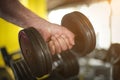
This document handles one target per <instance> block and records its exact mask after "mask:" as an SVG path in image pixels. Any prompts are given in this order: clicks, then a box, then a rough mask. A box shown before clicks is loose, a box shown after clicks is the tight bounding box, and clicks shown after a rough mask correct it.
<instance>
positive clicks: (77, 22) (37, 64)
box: [12, 12, 96, 80]
mask: <svg viewBox="0 0 120 80" xmlns="http://www.w3.org/2000/svg"><path fill="white" fill-rule="evenodd" d="M61 25H63V26H65V27H66V28H68V29H69V30H70V31H72V32H73V33H74V34H75V43H76V44H75V46H74V47H73V48H72V49H71V50H68V51H65V52H62V53H60V54H55V55H51V53H50V51H49V48H48V46H47V44H46V42H45V41H44V39H43V37H42V36H41V34H40V33H39V32H38V31H37V30H36V29H34V28H33V27H30V28H27V29H23V30H21V31H20V32H19V43H20V48H21V51H22V56H23V58H22V59H21V60H18V61H15V62H13V64H12V65H13V69H14V71H15V72H17V73H18V74H19V73H20V72H23V70H17V69H18V68H19V67H20V64H22V65H24V66H26V69H24V70H27V69H28V71H29V72H30V73H31V76H33V77H35V78H36V77H42V76H44V75H46V74H50V73H51V72H52V71H58V73H60V74H61V75H62V76H64V77H70V76H74V75H77V74H78V72H79V63H78V60H77V56H76V54H77V55H79V56H85V55H87V54H88V53H90V52H91V51H92V50H93V49H94V48H95V43H96V38H95V32H94V29H93V27H92V24H91V23H90V21H89V20H88V18H87V17H86V16H85V15H83V14H82V13H80V12H72V13H68V14H66V15H65V16H64V17H63V19H62V23H61ZM15 65H16V66H17V68H16V69H15V68H14V67H15ZM23 68H25V67H23ZM19 69H20V68H19ZM16 70H17V71H16ZM26 72H27V71H26ZM24 73H25V72H24ZM21 74H22V73H21ZM33 80H34V79H33Z"/></svg>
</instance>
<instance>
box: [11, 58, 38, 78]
mask: <svg viewBox="0 0 120 80" xmlns="http://www.w3.org/2000/svg"><path fill="white" fill-rule="evenodd" d="M11 68H12V70H13V72H14V76H15V80H36V79H35V77H33V75H32V74H31V72H30V70H29V67H28V66H27V65H26V63H25V61H24V60H17V61H11Z"/></svg>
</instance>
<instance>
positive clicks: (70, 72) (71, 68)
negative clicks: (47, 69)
mask: <svg viewBox="0 0 120 80" xmlns="http://www.w3.org/2000/svg"><path fill="white" fill-rule="evenodd" d="M60 55H61V58H62V61H61V62H62V63H61V65H60V67H59V69H58V73H59V74H60V75H61V76H63V77H64V78H69V77H71V76H76V75H78V73H79V69H80V66H79V63H78V60H77V57H76V56H75V55H74V53H71V52H70V51H66V52H64V53H61V54H60Z"/></svg>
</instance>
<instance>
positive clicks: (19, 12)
mask: <svg viewBox="0 0 120 80" xmlns="http://www.w3.org/2000/svg"><path fill="white" fill-rule="evenodd" d="M0 17H2V18H3V19H5V20H7V21H9V22H11V23H14V24H16V25H18V26H20V27H23V28H27V27H31V26H38V25H39V27H42V24H46V23H48V22H47V21H46V20H44V19H42V18H40V17H39V16H37V15H35V14H34V13H33V12H31V11H30V10H28V9H27V8H25V7H24V6H23V5H21V3H20V2H19V1H18V0H1V2H0Z"/></svg>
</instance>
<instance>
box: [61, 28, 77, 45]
mask: <svg viewBox="0 0 120 80" xmlns="http://www.w3.org/2000/svg"><path fill="white" fill-rule="evenodd" d="M62 29H63V31H64V34H65V36H64V37H66V39H67V40H68V42H69V44H71V45H75V40H74V38H75V35H74V34H73V33H72V32H71V31H69V30H68V29H67V28H65V27H62Z"/></svg>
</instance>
